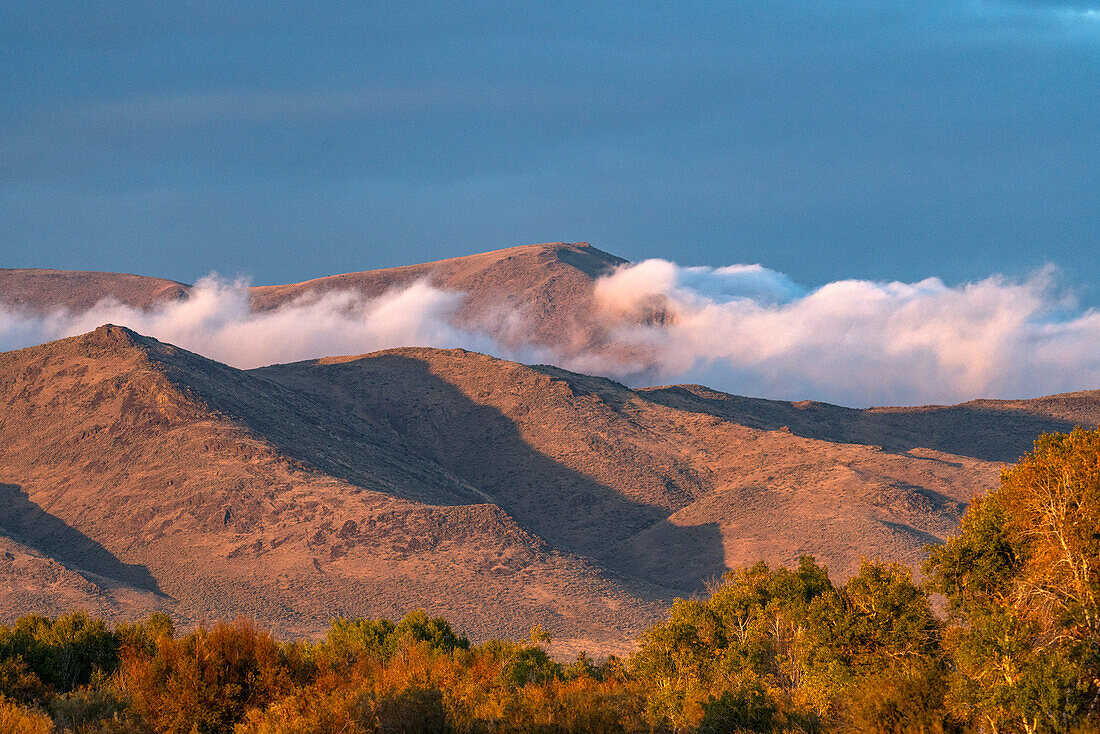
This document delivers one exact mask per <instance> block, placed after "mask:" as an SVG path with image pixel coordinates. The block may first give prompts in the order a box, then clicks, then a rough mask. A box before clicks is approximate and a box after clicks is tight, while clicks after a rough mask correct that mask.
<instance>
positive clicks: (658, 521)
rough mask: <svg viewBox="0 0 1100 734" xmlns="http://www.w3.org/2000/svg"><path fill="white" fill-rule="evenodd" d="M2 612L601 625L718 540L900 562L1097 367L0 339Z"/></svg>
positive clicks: (667, 582) (672, 578)
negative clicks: (428, 617)
mask: <svg viewBox="0 0 1100 734" xmlns="http://www.w3.org/2000/svg"><path fill="white" fill-rule="evenodd" d="M0 405H3V406H4V408H3V410H2V411H0V495H2V496H3V502H0V618H3V619H11V618H12V617H14V616H18V615H19V614H23V613H27V612H29V611H42V612H56V611H60V610H62V609H67V608H72V607H74V606H83V607H86V608H89V609H90V610H91V611H94V612H95V613H97V614H102V615H105V616H113V617H128V616H134V615H136V614H143V613H145V612H147V611H149V610H151V609H166V610H169V611H171V612H172V613H173V614H175V615H176V616H177V617H178V618H179V619H180V621H181V622H182V623H184V624H187V623H194V622H197V621H200V620H203V619H213V618H221V617H230V618H232V617H236V616H239V615H242V614H245V615H250V616H253V617H255V618H257V619H258V620H259V621H261V622H262V623H263V624H264V625H265V626H268V627H270V628H272V629H274V630H276V631H278V632H280V633H281V634H286V635H296V634H300V635H316V634H319V633H320V632H321V631H323V629H324V628H325V627H326V626H327V624H328V621H329V619H330V618H331V617H332V616H335V615H344V616H352V615H370V616H377V615H386V616H391V617H393V616H399V615H400V614H402V613H404V612H405V611H407V610H408V609H410V608H416V607H420V606H422V607H425V608H427V609H428V610H429V611H431V612H433V613H438V614H445V615H446V616H447V617H448V618H450V619H453V620H455V621H456V622H457V623H458V624H459V626H461V627H463V628H464V629H466V630H467V631H468V632H469V633H470V634H471V635H473V636H475V637H478V638H482V637H486V636H508V637H517V636H524V635H525V634H526V632H527V629H528V628H529V627H530V626H531V625H532V624H533V623H535V622H538V623H540V624H543V625H544V626H546V627H548V628H549V629H551V630H552V631H553V632H554V633H555V636H556V638H557V640H558V641H557V642H555V643H554V647H555V652H556V653H564V654H567V653H568V652H570V651H575V650H576V649H580V648H582V647H583V648H587V649H588V650H589V651H590V652H607V651H622V650H624V649H626V648H627V647H628V645H629V641H630V640H631V639H632V637H633V636H634V635H636V634H637V633H638V631H639V630H641V629H642V628H644V627H645V626H647V625H648V624H651V623H652V622H653V621H654V620H655V619H657V618H658V617H659V616H660V614H661V613H662V610H663V608H664V607H665V606H666V605H667V603H668V602H669V601H670V599H671V598H672V597H674V596H677V595H681V596H682V595H686V594H690V593H692V592H694V591H698V590H700V589H701V588H702V586H703V585H704V584H705V582H706V581H707V580H708V579H711V578H713V577H714V576H716V575H718V574H720V573H722V572H723V571H724V570H726V569H727V568H730V567H732V566H735V565H739V564H743V563H750V562H754V561H756V560H758V559H765V560H769V561H771V562H781V563H791V562H793V561H795V560H796V559H797V557H798V556H799V555H800V554H803V553H810V554H813V555H816V556H817V557H818V558H819V559H820V560H822V561H824V562H825V563H826V564H827V565H828V566H829V567H830V569H831V570H833V571H834V572H835V573H836V574H837V575H838V576H841V577H843V576H845V575H847V574H850V573H851V572H853V571H854V570H855V569H856V568H857V567H858V563H859V559H860V557H861V556H868V557H878V558H886V559H894V560H899V561H902V562H905V563H909V564H915V563H916V562H917V561H918V559H919V558H920V556H921V553H922V551H921V549H922V546H923V545H924V544H926V543H929V542H936V541H938V540H940V539H942V538H943V537H945V536H946V535H947V534H949V533H951V532H953V531H954V528H955V527H956V525H957V522H958V519H959V517H960V515H961V513H962V510H963V509H964V507H965V504H966V503H967V502H968V501H969V500H970V499H971V497H972V496H974V494H976V493H981V492H984V491H986V490H987V489H988V488H989V487H991V486H993V484H994V483H995V482H996V480H997V475H998V469H999V466H1000V462H1001V461H1006V460H1011V459H1013V458H1015V457H1016V456H1018V455H1019V454H1021V453H1022V452H1024V451H1026V450H1027V449H1028V448H1029V447H1030V445H1031V442H1032V440H1033V439H1034V437H1035V435H1036V434H1037V433H1038V432H1040V431H1043V430H1062V429H1065V428H1068V427H1071V426H1072V425H1074V424H1077V423H1081V424H1087V425H1096V422H1097V420H1098V419H1100V392H1089V393H1074V394H1070V395H1064V396H1053V397H1050V398H1043V399H1039V400H1034V401H1012V402H997V401H979V402H974V403H967V404H963V405H959V406H951V407H942V406H939V407H937V406H933V407H922V408H880V409H872V410H863V411H861V410H852V409H847V408H840V407H837V406H831V405H825V404H821V403H783V402H777V401H767V400H756V399H749V398H741V397H736V396H731V395H726V394H723V393H718V392H714V391H711V390H708V389H706V388H703V387H700V386H691V385H684V386H672V387H663V388H652V389H643V390H630V389H628V388H626V387H624V386H622V385H620V384H617V383H615V382H612V381H610V380H606V379H603V378H598V377H590V376H586V375H581V374H576V373H571V372H567V371H564V370H561V369H557V368H554V367H547V366H538V365H535V366H530V365H522V364H518V363H514V362H508V361H504V360H500V359H496V358H493V357H490V356H486V355H481V354H476V353H473V352H467V351H464V350H433V349H396V350H388V351H384V352H378V353H374V354H368V355H362V356H357V357H332V358H326V359H320V360H313V361H308V362H301V363H295V364H288V365H273V366H270V367H265V368H261V369H258V370H251V371H242V370H238V369H234V368H232V367H228V366H226V365H223V364H220V363H218V362H214V361H212V360H209V359H206V358H204V357H201V356H199V355H196V354H192V353H190V352H187V351H185V350H182V349H179V348H176V347H173V346H171V345H168V344H164V343H161V342H158V341H156V340H155V339H151V338H148V337H144V336H141V335H138V334H135V333H134V332H132V331H129V330H127V329H124V328H121V327H115V326H105V327H101V328H100V329H97V330H96V331H94V332H91V333H89V334H85V335H83V336H78V337H73V338H69V339H63V340H60V341H57V342H52V343H49V344H45V345H41V346H37V347H32V348H29V349H23V350H18V351H13V352H7V353H0Z"/></svg>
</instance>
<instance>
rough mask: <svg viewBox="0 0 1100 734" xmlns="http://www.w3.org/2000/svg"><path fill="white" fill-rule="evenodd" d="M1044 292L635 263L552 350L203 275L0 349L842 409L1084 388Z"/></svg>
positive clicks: (404, 313) (1099, 323)
mask: <svg viewBox="0 0 1100 734" xmlns="http://www.w3.org/2000/svg"><path fill="white" fill-rule="evenodd" d="M1056 281H1057V273H1056V271H1055V270H1054V269H1053V268H1047V269H1045V270H1042V271H1040V272H1038V273H1036V274H1034V275H1033V276H1032V277H1030V278H1027V279H1025V280H1022V281H1013V280H1009V279H1006V278H1004V277H1001V276H991V277H989V278H986V279H984V280H981V281H977V282H973V283H966V284H963V285H957V286H953V285H947V284H945V283H944V282H943V281H942V280H940V279H938V278H928V279H926V280H922V281H919V282H916V283H902V282H873V281H864V280H843V281H836V282H833V283H829V284H827V285H824V286H821V287H819V288H814V289H809V288H804V287H802V286H800V285H799V284H797V283H795V282H794V281H792V280H791V279H790V278H788V277H787V276H786V275H784V274H782V273H779V272H776V271H773V270H769V269H767V268H765V267H762V266H760V265H732V266H728V267H722V268H706V267H683V266H680V265H677V264H675V263H672V262H668V261H665V260H647V261H644V262H641V263H637V264H631V265H627V266H624V267H622V268H620V269H618V270H616V271H615V272H613V273H612V274H610V275H608V276H605V277H603V278H601V279H599V280H598V281H597V282H596V284H595V289H594V299H593V303H594V306H593V308H592V311H591V313H589V314H587V315H586V318H588V319H590V321H591V323H590V324H589V326H590V327H591V328H590V330H589V331H590V333H591V335H592V336H591V338H590V339H587V340H581V343H580V344H578V340H577V334H569V335H563V339H562V341H561V343H560V344H557V345H555V344H539V343H532V342H530V341H524V340H522V339H520V340H518V341H517V339H516V334H517V333H519V334H523V333H530V332H529V331H525V330H524V329H522V328H520V329H517V328H516V325H517V324H522V323H523V322H524V319H526V318H528V317H529V316H528V315H527V314H524V313H522V312H513V313H508V314H504V315H503V316H502V314H500V313H499V312H495V313H494V316H493V320H492V322H488V321H487V322H485V323H481V324H479V323H477V322H474V323H472V324H471V323H470V322H469V320H468V319H467V320H461V321H460V319H459V318H458V314H459V309H460V307H461V305H462V303H463V299H464V294H462V293H456V292H449V291H443V290H440V289H438V288H435V287H433V286H432V285H430V284H428V283H426V282H417V283H414V284H412V285H410V286H408V287H406V288H404V289H400V290H395V291H392V292H390V293H388V294H386V295H384V296H382V297H379V298H374V299H366V298H364V297H362V296H360V295H358V294H355V293H350V292H339V293H328V294H326V295H324V296H322V297H320V298H318V299H313V300H308V301H306V300H299V301H295V302H292V303H289V304H287V305H284V306H282V307H280V308H278V309H276V310H274V311H269V312H263V313H253V312H251V311H250V310H249V295H248V286H247V284H246V283H244V282H227V281H224V280H221V279H218V278H217V277H213V276H212V277H207V278H204V279H202V280H200V281H199V282H198V283H197V284H196V285H195V287H194V288H193V289H192V292H191V295H190V298H188V299H187V300H184V301H180V302H176V303H171V304H164V305H161V306H159V307H157V308H155V309H152V310H149V311H142V310H138V309H134V308H130V307H127V306H125V305H122V304H120V303H118V302H117V301H113V300H105V301H102V302H100V303H99V304H97V305H96V306H95V307H94V308H92V309H90V310H88V311H85V312H82V313H69V312H66V311H62V310H57V311H52V312H50V313H45V314H42V313H36V312H30V311H25V310H18V309H12V308H8V307H4V306H3V305H2V304H0V349H4V350H6V349H15V348H19V347H24V346H29V345H32V344H38V343H42V342H46V341H50V340H53V339H58V338H61V337H65V336H71V335H75V334H80V333H84V332H87V331H90V330H92V329H94V328H95V327H97V326H99V325H101V324H104V323H116V324H122V325H125V326H128V327H130V328H132V329H134V330H135V331H138V332H140V333H143V334H148V335H151V336H154V337H156V338H158V339H161V340H162V341H167V342H171V343H173V344H176V345H178V346H180V347H183V348H185V349H189V350H191V351H195V352H198V353H200V354H203V355H205V356H208V357H211V358H213V359H217V360H219V361H222V362H226V363H228V364H231V365H234V366H236V367H242V368H249V367H257V366H260V365H265V364H271V363H274V362H289V361H295V360H302V359H310V358H316V357H322V356H330V355H339V354H361V353H364V352H369V351H374V350H378V349H384V348H388V347H397V346H431V347H442V348H449V347H464V348H468V349H473V350H476V351H481V352H487V353H490V354H494V355H497V356H501V357H505V358H510V359H518V360H521V361H527V362H548V363H552V364H557V365H559V366H562V367H565V368H568V369H573V370H577V371H580V372H587V373H592V374H601V375H606V376H608V377H612V378H615V379H618V380H621V381H623V382H626V383H628V384H631V385H635V386H637V385H646V384H650V385H652V384H668V383H675V382H698V383H702V384H706V385H708V386H710V387H713V388H716V389H719V390H724V391H727V392H733V393H738V394H744V395H753V396H761V397H770V398H777V399H788V400H796V399H815V400H825V401H830V402H837V403H841V404H845V405H852V406H866V405H885V404H895V405H902V404H916V403H950V402H959V401H964V400H969V399H972V398H977V397H1003V398H1011V397H1034V396H1038V395H1044V394H1050V393H1055V392H1064V391H1071V390H1081V389H1090V388H1100V312H1097V311H1096V310H1093V309H1089V310H1082V309H1080V308H1079V307H1077V306H1076V305H1075V303H1074V301H1073V299H1072V297H1071V296H1069V295H1067V294H1065V293H1064V292H1062V291H1060V290H1059V288H1058V286H1057V282H1056ZM460 323H461V325H459V324H460ZM495 337H499V338H495Z"/></svg>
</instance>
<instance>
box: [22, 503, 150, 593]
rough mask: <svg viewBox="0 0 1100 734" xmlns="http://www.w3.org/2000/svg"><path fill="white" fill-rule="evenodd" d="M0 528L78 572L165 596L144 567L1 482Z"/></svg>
mask: <svg viewBox="0 0 1100 734" xmlns="http://www.w3.org/2000/svg"><path fill="white" fill-rule="evenodd" d="M0 529H3V530H4V531H6V532H7V533H9V534H10V536H11V537H12V539H13V540H17V541H19V542H20V543H23V544H24V545H27V546H29V547H31V548H34V549H35V550H37V551H39V552H40V553H42V554H43V555H45V556H47V557H49V558H53V559H55V560H58V561H60V562H62V563H64V564H65V565H66V566H68V567H69V568H71V569H72V570H73V571H76V572H77V573H80V574H81V575H87V573H92V574H95V575H97V576H103V577H105V578H108V579H111V580H113V581H118V582H121V583H122V584H125V585H127V586H133V587H135V588H138V589H141V590H142V591H148V592H152V593H154V594H156V595H158V596H165V594H164V592H162V591H161V590H160V586H159V585H158V584H157V581H156V579H155V578H153V576H152V574H150V573H149V570H148V569H147V568H146V567H145V566H142V565H139V564H133V563H123V562H122V561H121V560H119V559H118V558H117V557H116V556H115V555H114V554H112V553H111V552H110V551H108V550H107V549H106V548H104V547H103V546H102V545H100V544H99V543H97V542H96V541H94V540H92V539H91V538H89V537H88V536H87V535H85V534H84V533H82V532H80V531H79V530H77V529H76V528H74V527H72V526H71V525H69V524H67V523H66V522H65V521H64V520H62V519H61V518H59V517H57V516H55V515H51V514H50V513H49V512H46V510H44V509H42V507H40V506H39V505H37V504H35V503H34V502H33V501H31V499H30V497H29V496H28V495H27V493H26V492H24V491H23V488H22V487H21V486H20V485H18V484H3V483H0Z"/></svg>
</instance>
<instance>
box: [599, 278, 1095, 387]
mask: <svg viewBox="0 0 1100 734" xmlns="http://www.w3.org/2000/svg"><path fill="white" fill-rule="evenodd" d="M1055 280H1056V271H1055V270H1054V269H1053V268H1047V269H1044V270H1042V271H1040V272H1038V273H1036V274H1035V275H1033V276H1032V277H1030V278H1028V279H1026V280H1024V281H1021V282H1013V281H1010V280H1007V279H1005V278H1003V277H1001V276H992V277H989V278H986V279H984V280H981V281H978V282H974V283H967V284H964V285H959V286H948V285H946V284H945V283H944V282H943V281H942V280H940V279H938V278H928V279H926V280H922V281H919V282H916V283H900V282H872V281H863V280H843V281H837V282H833V283H829V284H827V285H825V286H822V287H820V288H817V289H814V290H805V289H801V288H799V287H798V286H797V285H796V284H795V283H793V282H792V281H790V279H788V278H787V277H786V276H784V275H783V274H781V273H777V272H775V271H771V270H768V269H766V268H763V267H761V266H759V265H752V266H733V267H728V268H714V269H712V268H684V267H680V266H678V265H676V264H674V263H671V262H667V261H664V260H649V261H645V262H642V263H638V264H636V265H628V266H625V267H624V268H622V269H621V270H619V271H617V272H616V273H614V274H612V275H610V276H608V277H605V278H603V279H602V280H600V281H599V282H598V283H597V285H596V296H597V301H598V303H599V304H600V310H601V311H602V312H603V313H605V314H612V315H618V316H619V318H618V321H617V323H615V324H614V325H613V326H612V327H611V338H612V340H613V341H614V342H615V343H616V344H620V345H631V346H633V347H634V348H635V349H636V350H638V351H640V352H641V354H642V355H644V359H642V360H640V361H638V362H637V363H636V364H635V367H636V368H639V374H638V375H637V376H635V377H634V379H635V380H637V379H646V380H647V381H653V380H654V379H657V380H661V381H677V382H682V381H685V380H690V381H696V382H701V383H704V384H709V385H711V386H714V387H717V388H719V389H725V390H731V389H732V391H735V392H739V393H742V394H749V395H761V396H766V397H776V398H785V399H801V398H813V399H818V400H831V401H836V402H841V403H844V404H848V405H868V404H891V403H892V404H909V403H927V402H955V401H962V400H968V399H972V398H977V397H1032V396H1037V395H1041V394H1049V393H1053V392H1059V391H1069V390H1080V389H1086V388H1100V313H1098V312H1096V311H1095V310H1087V311H1080V310H1079V309H1075V307H1074V302H1073V300H1072V298H1071V297H1069V296H1067V295H1065V294H1061V293H1059V291H1058V289H1057V287H1056V283H1055ZM658 303H659V304H661V308H662V309H663V315H662V318H661V319H660V320H659V323H652V320H651V322H650V323H642V324H639V323H637V322H636V321H635V322H633V323H632V322H631V321H630V320H629V319H627V318H623V317H624V316H625V315H628V314H638V313H640V312H641V311H643V310H645V309H647V308H648V309H653V308H654V304H658ZM581 359H582V360H583V357H582V358H581ZM591 366H592V367H597V368H598V367H600V363H599V360H598V359H596V360H594V361H593V362H592V364H591ZM616 366H617V365H616V364H615V363H614V362H612V363H610V364H607V365H606V366H604V367H603V370H604V371H606V372H613V371H614V370H615V368H616ZM624 374H625V373H624Z"/></svg>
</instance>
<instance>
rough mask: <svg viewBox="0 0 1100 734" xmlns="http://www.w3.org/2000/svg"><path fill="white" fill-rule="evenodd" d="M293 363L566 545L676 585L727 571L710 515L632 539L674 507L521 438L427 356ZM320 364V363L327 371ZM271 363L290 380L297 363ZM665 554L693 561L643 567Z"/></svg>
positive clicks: (692, 586)
mask: <svg viewBox="0 0 1100 734" xmlns="http://www.w3.org/2000/svg"><path fill="white" fill-rule="evenodd" d="M291 369H293V370H307V371H308V372H307V373H306V374H307V375H308V377H307V379H308V380H309V381H310V382H312V384H313V385H317V384H318V383H320V384H324V385H328V386H332V387H334V388H335V389H336V393H335V394H333V393H330V396H335V397H337V398H338V399H339V400H340V402H344V400H345V399H346V400H347V401H348V402H350V403H351V408H352V410H353V411H354V412H357V413H360V414H362V415H363V417H364V418H368V419H374V420H378V419H382V420H384V421H385V422H386V424H388V426H389V427H390V428H392V429H393V430H394V431H395V432H396V433H397V434H398V435H399V436H400V437H401V438H402V440H403V442H404V443H406V444H407V445H408V446H409V447H410V449H412V451H413V452H414V453H416V454H419V455H422V456H429V457H430V458H432V459H433V460H434V461H435V462H436V463H437V464H439V465H441V466H443V467H444V468H445V469H446V470H447V471H448V472H451V473H453V474H454V475H456V476H458V477H459V478H461V479H462V480H464V481H465V482H467V483H469V484H470V485H472V486H474V487H476V488H477V489H479V490H481V491H482V492H484V493H485V494H487V495H489V496H490V497H491V498H492V499H493V501H494V502H495V503H496V504H497V505H499V506H500V507H501V508H503V509H504V510H505V511H506V512H508V514H509V515H511V516H512V518H514V519H515V520H516V521H517V522H518V523H520V524H521V525H523V526H524V527H526V528H528V529H529V530H531V531H533V532H534V533H536V534H537V535H539V536H540V537H542V538H543V539H544V540H546V541H548V542H549V543H551V544H552V545H553V546H555V547H556V548H558V549H560V550H563V551H567V552H569V553H571V554H574V555H580V556H587V557H590V558H594V559H596V560H598V561H599V562H600V563H601V564H603V565H604V566H605V567H606V568H608V569H609V570H612V571H615V572H618V573H621V574H625V575H628V576H633V577H635V578H638V579H640V580H644V581H648V582H650V583H657V584H660V585H662V586H666V587H669V588H670V589H672V590H675V591H694V590H697V589H698V588H700V587H701V586H702V584H703V583H704V581H705V580H706V579H709V578H712V577H713V576H715V575H721V574H723V573H725V572H726V570H728V569H727V568H726V566H725V551H724V548H723V544H722V539H721V534H720V531H719V528H718V526H717V525H716V524H713V523H712V524H706V525H698V526H692V527H683V528H677V527H672V528H671V529H669V530H668V531H667V532H666V533H665V534H664V536H663V537H665V538H667V539H668V544H667V547H664V548H648V549H636V548H633V547H631V544H630V543H629V540H630V539H631V538H633V537H634V536H636V535H637V534H638V533H640V532H642V531H643V530H646V529H647V528H650V527H653V526H655V525H657V524H658V523H662V522H664V521H665V520H666V519H667V517H668V515H669V511H668V510H667V509H664V508H661V507H657V506H652V505H647V504H644V503H641V502H637V501H635V500H632V499H631V498H630V497H627V496H624V495H623V494H621V493H620V492H618V491H616V490H615V489H614V488H613V487H610V486H608V485H606V484H603V483H601V482H599V481H597V480H595V479H593V478H592V477H590V476H587V475H585V474H583V473H581V472H579V471H576V470H574V469H571V468H569V467H568V466H565V465H564V464H562V463H560V462H559V461H557V460H555V459H553V458H551V457H549V456H547V455H545V454H543V453H542V452H540V451H539V450H537V449H536V448H534V447H533V446H531V444H529V443H528V442H527V441H526V440H525V439H524V438H523V436H522V435H521V434H520V431H519V429H518V428H517V426H516V424H515V423H514V422H513V421H512V419H510V418H509V417H508V416H506V415H505V414H504V413H502V412H501V411H500V410H499V409H497V408H495V407H493V406H489V405H483V404H481V403H478V402H475V401H473V400H471V399H470V398H469V397H467V396H466V395H465V394H464V393H463V392H462V391H461V390H459V389H458V388H457V387H456V386H455V385H453V384H452V383H450V382H448V381H446V380H444V379H442V378H440V377H439V376H437V375H435V374H433V373H432V372H431V370H430V369H429V365H428V364H427V363H426V362H425V361H423V360H421V359H418V358H415V357H410V356H406V355H400V354H384V355H377V356H372V357H370V358H368V359H364V360H355V361H351V362H345V363H339V364H327V365H317V364H312V365H308V366H307V365H301V366H297V365H296V366H293V367H291ZM315 370H324V375H323V376H320V375H318V374H317V373H316V372H315ZM265 372H266V373H267V375H268V376H269V377H273V378H275V379H277V380H279V381H282V382H283V383H284V384H288V385H293V384H294V373H293V372H281V373H278V372H280V371H276V370H265ZM345 407H347V404H346V403H345ZM669 481H672V480H671V479H670V480H669ZM665 553H670V554H673V555H676V556H679V557H690V558H691V560H692V562H691V563H690V564H683V565H682V566H681V567H680V568H679V570H678V573H670V574H668V575H666V576H665V577H663V578H652V577H651V576H650V575H649V574H647V573H645V571H646V570H647V569H650V568H653V567H654V563H653V559H652V558H650V557H646V556H649V555H654V554H665Z"/></svg>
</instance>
